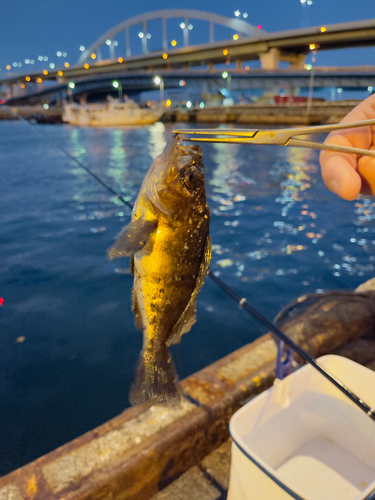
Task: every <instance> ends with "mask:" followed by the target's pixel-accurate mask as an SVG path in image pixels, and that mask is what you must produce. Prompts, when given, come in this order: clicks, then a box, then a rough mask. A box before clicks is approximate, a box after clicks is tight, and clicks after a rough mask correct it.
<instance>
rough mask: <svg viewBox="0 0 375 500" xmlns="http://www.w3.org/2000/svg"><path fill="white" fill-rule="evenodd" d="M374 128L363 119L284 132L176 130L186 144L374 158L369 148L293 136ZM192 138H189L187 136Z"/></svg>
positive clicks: (370, 122)
mask: <svg viewBox="0 0 375 500" xmlns="http://www.w3.org/2000/svg"><path fill="white" fill-rule="evenodd" d="M369 125H375V120H364V121H360V122H354V123H338V124H334V125H318V126H316V127H297V128H284V129H269V130H261V129H231V130H222V129H219V128H214V129H209V128H208V129H179V130H174V131H173V132H174V133H175V134H183V135H184V136H185V137H184V140H185V141H192V142H221V143H230V144H273V145H277V146H291V147H297V148H311V149H325V150H328V151H337V152H340V153H355V154H357V155H366V156H372V157H374V158H375V151H369V150H367V149H359V148H352V147H348V146H336V145H333V144H325V143H323V142H313V141H308V140H305V139H298V138H295V137H294V136H299V135H308V134H320V133H326V132H332V131H333V130H342V129H349V128H354V127H364V126H369ZM186 136H190V137H186Z"/></svg>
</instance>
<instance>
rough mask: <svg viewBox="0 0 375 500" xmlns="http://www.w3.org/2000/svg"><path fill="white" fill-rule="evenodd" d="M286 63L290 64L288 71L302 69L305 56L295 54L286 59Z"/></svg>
mask: <svg viewBox="0 0 375 500" xmlns="http://www.w3.org/2000/svg"><path fill="white" fill-rule="evenodd" d="M287 61H289V63H290V66H289V69H304V66H305V61H306V54H295V55H293V56H291V57H290V58H288V59H287Z"/></svg>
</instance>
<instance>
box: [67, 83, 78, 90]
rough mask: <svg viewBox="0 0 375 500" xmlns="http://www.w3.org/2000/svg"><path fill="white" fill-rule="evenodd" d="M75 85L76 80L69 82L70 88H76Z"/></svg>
mask: <svg viewBox="0 0 375 500" xmlns="http://www.w3.org/2000/svg"><path fill="white" fill-rule="evenodd" d="M75 86H76V84H75V83H74V82H69V83H68V87H69V88H70V89H74V88H75Z"/></svg>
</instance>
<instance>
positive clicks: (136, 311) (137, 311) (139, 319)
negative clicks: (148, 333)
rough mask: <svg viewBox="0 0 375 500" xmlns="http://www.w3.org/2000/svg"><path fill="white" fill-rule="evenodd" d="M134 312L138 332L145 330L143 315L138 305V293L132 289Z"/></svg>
mask: <svg viewBox="0 0 375 500" xmlns="http://www.w3.org/2000/svg"><path fill="white" fill-rule="evenodd" d="M132 303H133V305H132V311H133V313H134V325H135V327H136V328H137V329H138V330H143V329H144V326H143V321H142V315H141V310H140V307H139V304H138V299H137V292H136V291H135V288H134V287H133V288H132Z"/></svg>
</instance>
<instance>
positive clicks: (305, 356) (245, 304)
mask: <svg viewBox="0 0 375 500" xmlns="http://www.w3.org/2000/svg"><path fill="white" fill-rule="evenodd" d="M3 107H4V108H5V109H6V110H8V111H9V112H10V113H11V114H12V115H13V116H15V117H16V118H18V119H19V120H20V121H23V122H25V123H27V125H29V126H30V127H31V128H32V129H33V130H34V131H35V132H37V133H38V134H39V135H40V136H42V137H43V138H44V139H45V140H47V141H48V142H49V143H50V144H52V146H54V147H55V148H56V149H58V150H59V151H61V152H62V153H63V154H65V155H66V156H67V157H68V158H70V159H71V160H72V161H73V162H75V163H76V164H77V165H78V166H79V167H81V168H83V169H84V170H85V171H86V172H87V173H88V174H89V175H91V177H93V178H94V179H95V180H96V181H98V182H99V184H101V185H102V186H103V187H105V188H106V189H107V190H108V191H110V192H111V193H112V194H114V195H115V196H116V197H117V198H118V199H119V200H120V201H122V202H123V203H124V204H125V205H127V206H128V207H129V208H130V209H131V210H132V209H133V205H132V204H131V203H129V202H128V201H126V200H125V199H124V197H123V196H122V195H121V194H119V193H116V191H114V190H113V189H112V188H111V186H109V185H108V184H107V183H105V182H104V181H103V180H102V179H101V178H100V177H98V176H97V175H96V174H94V173H93V172H92V171H91V170H90V169H89V168H88V167H86V165H84V164H83V163H82V162H80V161H79V160H77V158H75V157H74V156H73V155H71V154H70V153H69V152H68V151H66V149H64V148H63V147H62V146H60V144H58V143H57V142H55V141H54V140H53V139H52V138H51V137H49V136H48V135H47V134H45V133H44V132H42V131H41V130H39V129H37V128H35V127H34V126H33V124H31V123H30V122H29V121H27V120H26V119H25V118H23V117H22V116H20V115H19V114H18V113H16V112H15V111H13V110H12V109H11V108H9V107H8V106H4V105H3ZM208 277H209V278H210V279H211V281H213V282H214V283H215V284H216V285H218V286H219V287H220V288H221V289H222V290H223V291H224V292H225V293H227V295H229V296H230V297H231V298H232V299H233V300H235V301H236V302H237V303H238V304H239V306H240V308H242V309H245V311H247V312H248V313H250V314H251V315H252V316H253V317H254V318H256V319H257V320H258V321H259V322H260V323H262V324H263V325H264V326H265V327H266V328H268V330H270V331H271V332H273V333H274V334H275V335H276V336H277V337H278V338H279V339H280V340H283V341H284V342H285V344H286V345H288V346H289V347H291V348H292V349H293V350H294V351H295V352H296V353H297V354H299V356H300V357H301V358H302V359H304V360H305V361H306V362H307V363H309V364H310V365H312V366H313V367H314V368H315V369H316V370H318V372H319V373H321V374H322V375H323V376H324V377H325V378H326V379H327V380H329V381H330V382H331V383H332V384H333V385H334V386H335V387H337V389H339V390H340V391H341V392H342V393H344V394H345V396H347V397H348V398H349V399H350V400H351V401H352V402H353V403H355V404H356V405H357V406H358V407H359V408H360V409H361V410H362V411H364V412H365V413H366V415H368V416H369V417H370V418H371V419H372V420H374V421H375V410H374V409H373V408H371V407H370V406H368V405H367V404H366V403H365V402H364V401H363V400H362V399H360V398H359V397H358V396H356V395H355V394H354V393H353V392H352V391H351V390H350V389H349V388H348V387H346V386H345V385H344V384H343V383H342V382H341V381H340V380H338V379H337V378H336V377H335V376H334V375H332V374H330V373H329V372H328V371H327V370H326V369H325V368H324V367H323V366H322V365H321V364H319V363H318V362H317V361H316V360H315V359H314V358H313V357H312V356H310V354H309V353H308V352H306V351H305V350H304V349H302V347H300V346H299V345H297V344H296V343H295V342H293V340H291V339H290V338H289V337H288V336H287V335H285V333H283V332H282V331H281V330H279V328H277V327H276V326H275V325H274V324H273V323H271V322H270V321H269V320H268V319H267V318H266V317H265V316H263V314H261V313H260V312H259V311H257V310H256V309H255V308H254V307H253V306H251V305H250V304H249V302H248V301H247V300H246V298H244V297H241V296H240V295H239V294H238V293H237V292H235V291H234V290H233V289H232V288H230V287H229V286H228V285H226V284H225V283H224V282H223V281H222V280H221V279H220V278H218V277H217V276H215V275H214V274H213V273H212V272H211V271H210V272H209V273H208Z"/></svg>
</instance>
